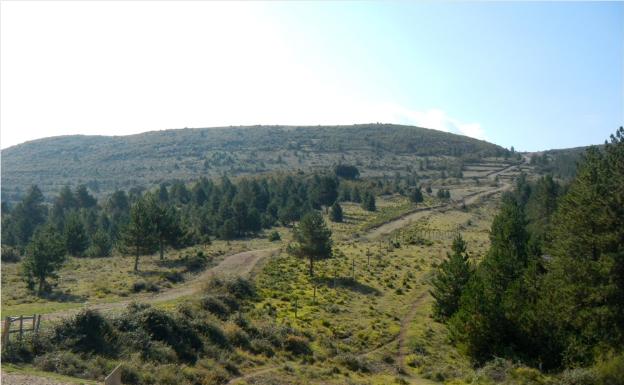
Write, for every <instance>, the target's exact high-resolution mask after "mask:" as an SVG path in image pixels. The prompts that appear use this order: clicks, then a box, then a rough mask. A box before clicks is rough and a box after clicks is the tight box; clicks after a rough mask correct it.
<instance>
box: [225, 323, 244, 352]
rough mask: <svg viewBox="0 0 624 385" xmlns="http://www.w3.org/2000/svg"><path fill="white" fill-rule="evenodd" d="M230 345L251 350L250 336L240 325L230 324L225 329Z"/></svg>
mask: <svg viewBox="0 0 624 385" xmlns="http://www.w3.org/2000/svg"><path fill="white" fill-rule="evenodd" d="M223 331H224V333H225V336H226V337H227V339H228V341H229V342H230V344H232V345H233V346H236V347H239V348H249V335H248V334H247V333H246V332H245V331H244V330H243V329H241V328H240V327H239V326H238V325H236V324H232V323H228V324H226V325H225V327H224V328H223Z"/></svg>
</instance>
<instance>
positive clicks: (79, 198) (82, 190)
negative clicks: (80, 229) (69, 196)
mask: <svg viewBox="0 0 624 385" xmlns="http://www.w3.org/2000/svg"><path fill="white" fill-rule="evenodd" d="M75 197H76V203H77V205H78V207H80V208H90V207H94V206H95V205H96V204H97V200H96V199H95V198H94V197H93V196H92V195H91V194H89V191H88V190H87V186H85V185H80V186H78V188H77V189H76V195H75Z"/></svg>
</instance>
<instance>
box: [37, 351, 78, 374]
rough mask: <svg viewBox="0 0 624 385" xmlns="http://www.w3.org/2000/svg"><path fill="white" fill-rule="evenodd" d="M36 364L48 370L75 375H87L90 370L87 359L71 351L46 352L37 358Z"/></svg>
mask: <svg viewBox="0 0 624 385" xmlns="http://www.w3.org/2000/svg"><path fill="white" fill-rule="evenodd" d="M33 364H34V366H35V367H37V368H38V369H41V370H44V371H46V372H54V373H59V374H64V375H67V376H73V377H85V376H86V373H87V371H88V365H87V363H86V361H85V360H84V359H83V358H82V357H80V356H79V355H78V354H75V353H72V352H70V351H57V352H50V353H46V354H44V355H42V356H39V357H37V358H35V360H34V363H33Z"/></svg>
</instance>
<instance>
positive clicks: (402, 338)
mask: <svg viewBox="0 0 624 385" xmlns="http://www.w3.org/2000/svg"><path fill="white" fill-rule="evenodd" d="M427 295H429V292H428V291H425V292H423V293H422V294H420V295H419V296H418V298H416V300H415V301H414V302H413V303H412V306H410V309H409V311H408V312H407V315H405V317H403V319H402V320H401V331H400V332H399V336H398V340H399V350H398V352H397V365H398V368H399V373H407V371H406V370H405V356H406V355H407V347H406V346H405V343H406V337H407V332H408V330H409V327H410V324H411V323H412V321H414V317H416V312H417V311H418V308H419V307H420V305H422V303H423V302H424V301H425V299H426V298H427Z"/></svg>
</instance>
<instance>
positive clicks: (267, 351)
mask: <svg viewBox="0 0 624 385" xmlns="http://www.w3.org/2000/svg"><path fill="white" fill-rule="evenodd" d="M249 347H250V349H251V351H252V352H254V353H255V354H264V355H265V356H267V357H273V356H274V355H275V352H274V351H273V346H272V345H271V343H270V342H269V341H267V340H265V339H259V338H255V339H253V340H251V343H250V344H249Z"/></svg>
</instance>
